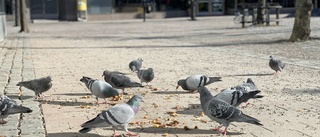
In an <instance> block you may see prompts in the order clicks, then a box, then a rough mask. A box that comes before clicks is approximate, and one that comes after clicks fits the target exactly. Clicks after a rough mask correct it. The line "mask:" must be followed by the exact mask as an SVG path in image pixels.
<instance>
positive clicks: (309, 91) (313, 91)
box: [290, 89, 320, 95]
mask: <svg viewBox="0 0 320 137" xmlns="http://www.w3.org/2000/svg"><path fill="white" fill-rule="evenodd" d="M290 92H291V93H292V94H301V93H304V94H311V95H313V94H320V89H292V90H291V91H290Z"/></svg>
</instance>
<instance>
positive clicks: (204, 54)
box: [0, 16, 320, 137]
mask: <svg viewBox="0 0 320 137" xmlns="http://www.w3.org/2000/svg"><path fill="white" fill-rule="evenodd" d="M232 18H233V17H231V16H222V17H201V18H200V17H199V18H198V20H197V21H188V19H187V18H175V19H163V20H147V22H145V23H142V22H141V20H119V21H106V22H87V23H83V22H59V23H57V22H44V23H41V22H40V23H35V24H30V29H31V33H30V34H17V33H16V32H17V31H18V28H16V27H11V26H10V25H11V24H8V30H9V36H8V37H7V38H6V39H5V40H4V41H3V42H1V43H0V50H1V51H0V65H1V66H0V76H1V77H0V94H6V95H8V96H9V97H11V98H13V99H15V100H16V101H17V102H18V103H21V104H23V105H25V106H28V107H30V108H32V109H33V112H32V113H30V114H21V115H11V116H9V117H8V118H7V120H8V121H9V123H7V124H6V125H0V129H1V130H0V135H4V136H23V137H25V136H30V137H31V136H32V137H35V136H39V137H41V136H49V137H56V136H59V137H60V136H111V135H112V131H111V130H110V128H101V129H95V130H93V131H91V132H90V133H88V134H80V133H78V130H79V129H80V124H82V123H83V122H85V121H86V120H88V119H91V118H93V117H95V116H96V115H97V113H99V112H101V111H102V110H105V109H107V108H109V107H110V106H109V105H100V106H97V105H95V104H94V102H95V100H94V98H93V97H90V98H83V97H84V96H90V92H89V91H88V90H87V89H86V87H85V86H84V85H83V84H82V83H81V82H80V81H79V80H80V78H81V77H82V76H89V77H93V78H97V79H101V80H102V77H101V75H102V72H103V70H106V69H109V70H117V71H121V72H127V73H129V74H128V75H129V76H130V77H132V78H133V79H134V80H138V79H137V77H136V76H135V74H133V73H130V72H129V69H128V63H129V62H130V61H131V60H133V59H136V58H138V57H142V58H143V59H144V60H145V61H144V66H145V67H154V70H155V73H156V79H155V81H153V82H151V84H152V86H153V87H156V88H157V90H156V91H151V89H149V88H141V89H128V90H127V91H128V92H129V93H131V94H134V93H141V94H143V95H144V97H145V98H146V100H147V102H148V103H145V104H141V106H142V108H143V110H144V111H142V110H141V111H140V112H139V113H138V115H137V116H136V118H135V120H134V121H135V122H143V123H145V124H144V125H143V126H138V125H131V126H130V128H129V130H130V131H133V132H138V133H139V135H140V136H142V137H144V136H162V135H163V134H164V133H169V136H198V137H200V136H201V137H204V136H206V137H209V136H217V135H218V134H217V133H216V132H213V131H210V130H209V129H210V128H211V127H212V126H214V125H216V123H215V122H210V123H203V122H199V121H192V119H194V117H199V115H200V112H201V111H199V110H197V109H195V111H192V112H189V111H180V113H178V112H177V113H178V114H180V116H179V117H175V118H172V117H170V116H169V115H168V114H166V112H167V111H169V110H170V111H175V109H172V108H174V107H176V106H181V107H188V106H190V105H198V104H199V99H198V97H197V96H198V95H197V93H196V95H193V94H187V93H186V92H184V91H183V92H182V91H175V86H176V85H175V84H176V82H177V80H178V79H180V78H184V77H186V76H188V75H191V74H197V73H201V74H209V75H213V76H222V77H223V82H219V83H218V84H215V85H214V86H212V88H210V89H211V90H212V91H214V92H217V91H219V90H221V89H222V88H226V87H230V86H233V85H235V84H237V83H239V82H242V81H244V80H245V78H247V77H250V76H251V77H254V79H255V80H257V83H259V84H258V85H260V88H261V90H262V91H263V92H264V94H265V95H267V97H268V98H266V99H265V100H262V101H261V100H257V101H254V103H255V104H256V105H254V106H253V107H252V108H247V109H245V110H244V111H246V113H249V114H251V115H253V116H255V117H261V119H260V120H261V121H263V122H265V124H266V126H265V128H260V127H256V126H252V125H246V124H238V123H237V124H235V125H240V126H233V127H231V126H230V130H231V133H230V134H231V135H235V136H266V135H270V136H289V135H290V136H295V135H298V136H303V135H306V136H313V135H316V134H319V131H318V130H319V129H318V127H319V125H320V116H319V115H320V114H319V113H318V112H314V111H313V110H312V114H309V113H308V114H305V113H304V112H301V113H299V114H298V115H301V116H300V117H298V118H297V117H295V116H292V115H291V112H296V111H297V110H298V109H299V110H300V109H302V108H301V107H300V106H301V105H302V106H303V105H305V107H306V109H307V108H308V109H311V108H317V110H319V107H320V106H319V105H314V104H316V102H318V101H319V94H316V93H318V92H320V91H319V89H320V85H319V83H320V80H319V75H320V54H319V53H320V47H319V40H317V39H315V40H312V41H307V42H301V43H288V42H285V40H286V39H288V38H289V37H290V33H291V29H292V23H293V18H283V19H282V21H281V24H280V26H270V27H263V26H257V27H252V26H250V27H247V28H245V29H243V28H241V25H240V24H234V23H233V21H232ZM312 21H313V22H312V36H313V37H315V38H319V37H320V29H319V25H318V24H319V18H313V19H312ZM270 54H275V55H277V56H278V57H280V58H282V59H283V60H284V61H285V62H286V63H288V64H289V66H288V69H287V71H285V72H284V73H283V74H282V76H281V77H280V78H278V79H276V80H275V79H273V77H272V76H269V75H270V73H272V71H270V68H268V67H266V66H267V65H266V62H267V60H268V57H269V55H270ZM237 65H238V66H240V67H231V66H237ZM252 67H254V68H255V69H252V70H251V68H252ZM298 72H299V73H298ZM300 72H301V73H300ZM47 75H51V76H52V77H53V87H52V89H50V90H49V91H48V92H47V93H48V94H51V96H50V97H46V98H44V100H42V101H35V100H34V93H33V92H32V91H29V90H27V89H25V88H23V91H24V94H23V96H22V97H18V96H17V93H18V87H17V86H15V85H16V84H17V83H18V82H19V81H21V80H29V79H33V78H39V77H44V76H47ZM259 76H261V77H259ZM293 78H294V79H293ZM310 79H312V80H310ZM278 80H279V81H283V82H284V84H283V85H282V84H279V83H277V81H278ZM299 82H301V83H299ZM273 84H274V85H273ZM297 84H299V85H297ZM268 85H273V86H271V87H270V86H268ZM213 87H215V88H213ZM279 87H281V88H279ZM300 89H301V90H303V91H305V92H307V93H308V94H302V93H297V92H298V90H300ZM280 92H281V93H280ZM303 93H304V92H303ZM283 96H287V98H284V97H283ZM302 97H303V98H305V99H308V101H301V99H300V100H299V98H302ZM128 98H129V96H125V97H124V99H123V100H122V101H125V100H127V99H128ZM290 99H292V100H295V101H296V102H298V103H297V104H300V105H299V106H295V105H294V104H291V103H290V101H288V100H290ZM276 101H279V102H281V103H280V104H281V105H279V104H277V103H276ZM310 104H312V105H310ZM259 105H260V106H262V107H263V108H261V107H259ZM269 105H270V106H269ZM257 112H259V113H258V114H257ZM260 112H261V113H260ZM263 112H268V116H269V117H268V116H264V114H263ZM269 112H272V113H269ZM280 113H281V114H282V115H286V116H288V117H292V118H288V119H286V120H287V121H285V120H282V119H283V118H280V119H281V120H275V119H274V117H279V115H281V114H280ZM297 113H298V112H297ZM263 116H264V117H263ZM310 117H315V119H314V120H312V119H309V118H310ZM285 118H287V117H285ZM154 119H160V120H164V119H177V120H178V121H180V124H179V126H177V127H167V128H154V127H153V124H152V123H150V121H152V120H154ZM202 119H203V120H204V121H206V120H209V119H208V118H205V117H203V118H202ZM295 119H297V120H296V122H295ZM266 121H272V122H273V123H272V122H270V123H267V122H266ZM288 121H290V122H292V123H290V122H288ZM307 122H309V123H307ZM305 123H307V124H305ZM290 125H295V126H294V127H293V128H296V129H290V128H286V127H289V126H290ZM184 126H188V127H192V128H193V127H194V126H199V127H200V129H198V130H193V129H192V130H191V131H185V130H184V129H183V128H184ZM304 128H306V129H305V130H297V129H304ZM281 131H284V132H281ZM121 133H123V131H121Z"/></svg>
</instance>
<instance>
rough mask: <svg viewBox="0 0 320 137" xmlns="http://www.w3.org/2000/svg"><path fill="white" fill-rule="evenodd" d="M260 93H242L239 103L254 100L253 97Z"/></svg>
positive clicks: (258, 91) (257, 91)
mask: <svg viewBox="0 0 320 137" xmlns="http://www.w3.org/2000/svg"><path fill="white" fill-rule="evenodd" d="M260 92H261V91H260V90H255V91H250V92H248V93H244V94H243V95H242V97H241V98H240V101H239V102H247V101H248V100H249V99H250V98H256V97H255V96H256V95H257V94H258V93H260ZM262 97H263V96H262Z"/></svg>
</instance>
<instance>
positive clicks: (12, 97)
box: [8, 95, 35, 100]
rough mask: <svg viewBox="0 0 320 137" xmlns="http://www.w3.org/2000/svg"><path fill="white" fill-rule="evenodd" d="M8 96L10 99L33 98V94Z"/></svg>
mask: <svg viewBox="0 0 320 137" xmlns="http://www.w3.org/2000/svg"><path fill="white" fill-rule="evenodd" d="M8 97H9V98H11V99H19V100H25V99H30V98H35V96H23V95H22V96H18V95H12V96H11V95H8Z"/></svg>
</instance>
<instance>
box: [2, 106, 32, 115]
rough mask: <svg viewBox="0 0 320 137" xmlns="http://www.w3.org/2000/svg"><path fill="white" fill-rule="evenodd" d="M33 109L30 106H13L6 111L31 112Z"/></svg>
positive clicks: (11, 112)
mask: <svg viewBox="0 0 320 137" xmlns="http://www.w3.org/2000/svg"><path fill="white" fill-rule="evenodd" d="M31 112H32V110H31V109H30V108H27V107H24V106H13V107H12V108H10V109H9V110H8V112H6V113H7V114H16V113H31Z"/></svg>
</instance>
